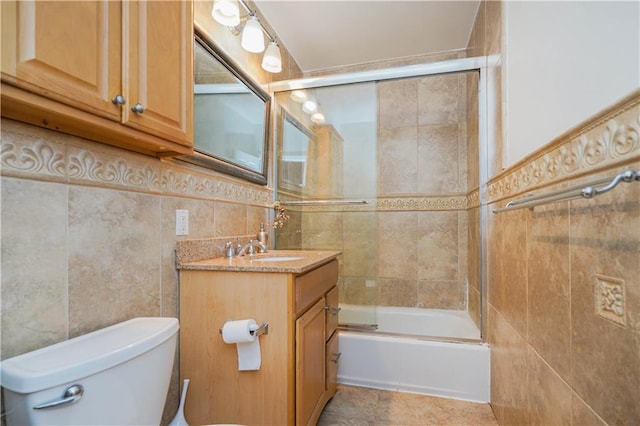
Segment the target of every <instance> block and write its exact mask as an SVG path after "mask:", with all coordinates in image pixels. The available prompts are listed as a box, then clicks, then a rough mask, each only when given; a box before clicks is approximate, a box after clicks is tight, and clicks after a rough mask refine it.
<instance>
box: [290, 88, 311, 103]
mask: <svg viewBox="0 0 640 426" xmlns="http://www.w3.org/2000/svg"><path fill="white" fill-rule="evenodd" d="M291 99H293V100H294V101H295V102H298V103H299V104H301V103H303V102H304V101H306V100H307V94H306V92H305V91H304V90H294V91H293V92H291Z"/></svg>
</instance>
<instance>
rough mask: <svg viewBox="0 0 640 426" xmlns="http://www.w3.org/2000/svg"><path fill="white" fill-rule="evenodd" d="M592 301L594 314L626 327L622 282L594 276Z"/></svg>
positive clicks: (602, 276)
mask: <svg viewBox="0 0 640 426" xmlns="http://www.w3.org/2000/svg"><path fill="white" fill-rule="evenodd" d="M595 281H596V283H595V289H594V301H595V310H596V314H598V315H600V316H601V317H602V318H605V319H608V320H609V321H613V322H615V323H616V324H618V325H621V326H626V325H627V320H626V312H625V291H624V281H623V280H619V279H616V278H611V277H607V276H604V275H599V274H596V275H595Z"/></svg>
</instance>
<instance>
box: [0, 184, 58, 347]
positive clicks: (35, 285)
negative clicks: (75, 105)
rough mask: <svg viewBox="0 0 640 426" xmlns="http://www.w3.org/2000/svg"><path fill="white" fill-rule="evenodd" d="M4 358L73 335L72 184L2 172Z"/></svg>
mask: <svg viewBox="0 0 640 426" xmlns="http://www.w3.org/2000/svg"><path fill="white" fill-rule="evenodd" d="M0 186H1V187H2V203H1V205H2V220H1V223H2V230H1V234H2V255H1V259H2V268H1V269H2V289H1V291H2V358H3V359H6V358H10V357H12V356H15V355H19V354H22V353H25V352H29V351H32V350H34V349H38V348H41V347H44V346H48V345H51V344H53V343H57V342H59V341H62V340H65V339H66V338H68V316H67V308H68V302H67V237H66V223H67V189H66V188H65V186H64V185H60V184H55V183H44V182H36V181H30V180H20V179H12V178H7V177H2V179H1V183H0Z"/></svg>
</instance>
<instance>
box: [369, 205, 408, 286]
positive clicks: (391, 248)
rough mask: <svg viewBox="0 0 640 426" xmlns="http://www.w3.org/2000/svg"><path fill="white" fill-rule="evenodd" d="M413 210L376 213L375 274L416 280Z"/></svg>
mask: <svg viewBox="0 0 640 426" xmlns="http://www.w3.org/2000/svg"><path fill="white" fill-rule="evenodd" d="M417 225H418V216H417V214H416V213H415V212H380V213H379V214H378V276H379V277H385V278H399V279H409V280H415V279H416V278H417V276H418V275H417V274H418V270H417V255H418V250H417V248H418V241H417V235H416V229H417Z"/></svg>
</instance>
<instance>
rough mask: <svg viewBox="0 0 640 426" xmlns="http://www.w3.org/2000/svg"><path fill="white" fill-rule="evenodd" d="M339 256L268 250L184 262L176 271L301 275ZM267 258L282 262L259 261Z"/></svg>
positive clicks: (335, 254)
mask: <svg viewBox="0 0 640 426" xmlns="http://www.w3.org/2000/svg"><path fill="white" fill-rule="evenodd" d="M339 254H340V252H339V251H319V250H269V251H268V252H267V253H257V254H254V255H253V256H249V255H247V256H242V257H232V258H226V257H214V258H212V259H205V260H200V261H197V262H184V263H180V264H179V265H178V269H182V270H201V271H236V272H280V273H293V274H302V273H305V272H307V271H310V270H312V269H314V268H316V267H318V266H320V265H322V264H325V263H327V262H329V261H331V260H332V259H335V258H336V257H337V256H338V255H339ZM269 258H270V259H274V258H283V260H279V261H265V260H261V259H269Z"/></svg>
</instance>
